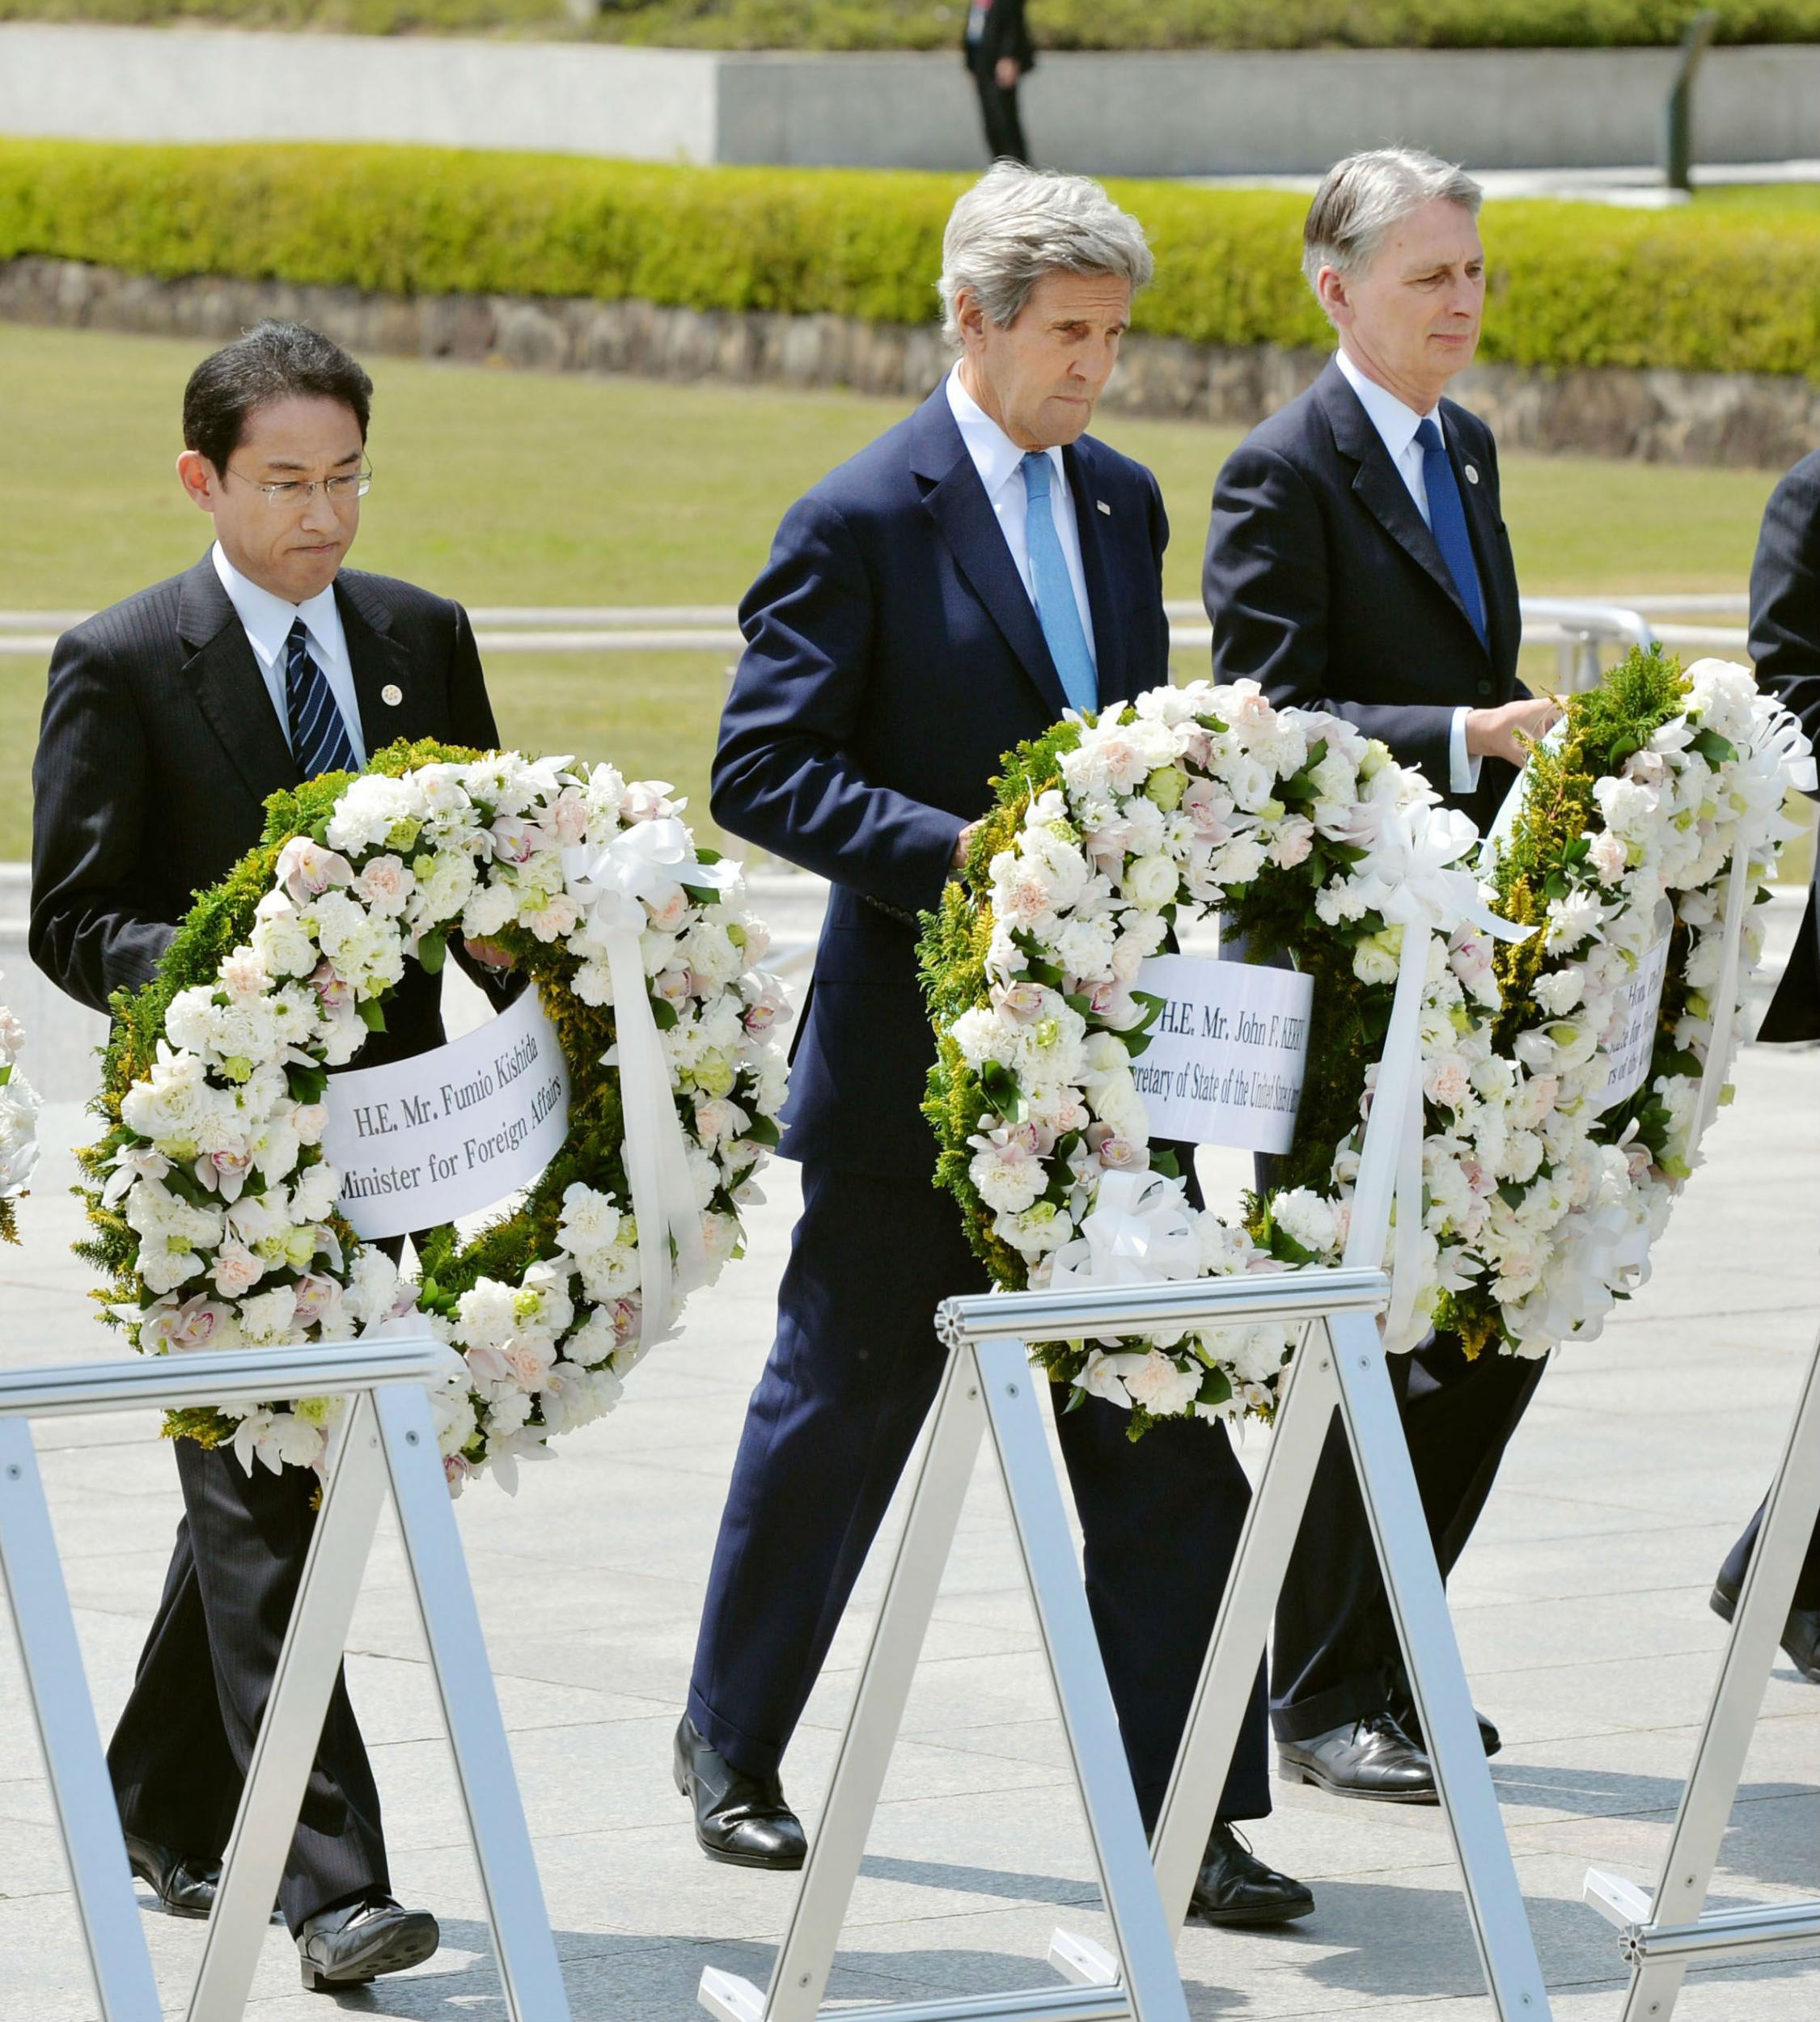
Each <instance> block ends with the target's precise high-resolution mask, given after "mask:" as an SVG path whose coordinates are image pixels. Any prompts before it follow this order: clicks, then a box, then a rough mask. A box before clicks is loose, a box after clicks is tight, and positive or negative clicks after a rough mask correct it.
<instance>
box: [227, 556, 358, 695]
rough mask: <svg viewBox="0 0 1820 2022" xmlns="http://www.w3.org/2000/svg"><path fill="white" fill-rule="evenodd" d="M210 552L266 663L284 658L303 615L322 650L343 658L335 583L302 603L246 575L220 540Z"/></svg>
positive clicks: (273, 663) (248, 631)
mask: <svg viewBox="0 0 1820 2022" xmlns="http://www.w3.org/2000/svg"><path fill="white" fill-rule="evenodd" d="M210 556H211V559H212V560H214V565H215V573H216V574H217V575H218V577H220V578H221V586H222V589H223V590H226V592H227V599H228V602H229V603H231V604H232V605H233V607H234V609H235V614H236V615H238V617H239V620H240V623H241V624H242V625H243V627H244V628H246V634H247V637H248V639H249V640H251V641H252V646H253V650H254V651H255V652H256V654H258V655H259V657H260V659H261V660H263V661H264V662H265V664H266V666H274V665H276V664H277V662H278V661H279V660H280V659H281V658H282V656H283V654H284V649H285V641H286V639H288V638H289V637H290V628H291V626H292V625H293V624H294V623H295V622H296V621H297V620H298V619H299V618H301V619H302V620H303V623H304V626H305V628H307V631H308V632H309V634H310V637H311V641H312V642H313V643H314V644H315V647H316V649H317V651H318V653H319V654H332V655H333V656H335V657H336V658H340V657H341V655H343V654H345V651H346V647H345V643H344V634H343V632H342V630H341V612H340V611H338V610H337V609H336V606H335V586H334V584H333V583H331V584H330V585H329V586H328V588H327V589H326V590H318V591H317V592H316V594H315V596H313V597H311V598H307V599H305V601H304V602H303V603H300V604H293V603H286V601H285V600H284V599H283V598H282V597H279V596H276V595H274V594H273V592H272V591H271V590H262V589H261V588H260V586H259V585H258V584H257V583H256V582H253V581H252V578H251V577H247V576H243V575H242V574H241V573H240V571H239V569H236V568H235V566H234V565H233V563H232V562H231V561H230V560H228V559H227V557H226V555H225V554H223V553H222V545H221V543H220V542H219V541H217V542H216V543H215V544H214V547H213V548H211V549H210Z"/></svg>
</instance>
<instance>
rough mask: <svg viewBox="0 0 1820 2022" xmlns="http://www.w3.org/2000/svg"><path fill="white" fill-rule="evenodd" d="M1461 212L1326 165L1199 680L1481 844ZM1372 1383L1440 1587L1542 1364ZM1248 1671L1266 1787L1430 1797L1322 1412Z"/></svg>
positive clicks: (1341, 1450)
mask: <svg viewBox="0 0 1820 2022" xmlns="http://www.w3.org/2000/svg"><path fill="white" fill-rule="evenodd" d="M1478 209H1479V188H1478V185H1477V184H1475V183H1474V182H1472V181H1471V179H1470V178H1469V177H1467V176H1464V175H1462V173H1461V172H1460V171H1459V170H1458V169H1456V168H1452V167H1449V166H1448V165H1447V164H1445V163H1441V162H1438V161H1437V160H1435V159H1434V158H1433V156H1431V155H1425V154H1417V153H1415V152H1413V151H1407V150H1381V151H1378V152H1375V153H1373V154H1363V155H1356V156H1354V157H1352V159H1349V160H1348V161H1344V162H1342V163H1340V164H1339V165H1338V166H1337V167H1335V168H1334V169H1333V170H1332V171H1331V172H1330V173H1329V175H1328V176H1327V179H1326V180H1325V181H1324V182H1323V184H1322V186H1321V188H1320V190H1319V192H1318V194H1317V195H1316V197H1315V199H1314V205H1313V207H1312V208H1311V209H1310V212H1309V214H1308V221H1307V224H1306V230H1305V254H1304V260H1303V266H1304V270H1305V271H1306V274H1307V276H1308V278H1309V281H1310V284H1311V285H1312V286H1313V287H1314V290H1315V292H1316V294H1318V296H1319V298H1320V300H1321V303H1322V306H1323V308H1325V309H1326V311H1327V315H1328V317H1329V319H1331V322H1332V323H1333V324H1334V326H1335V329H1336V330H1337V332H1338V333H1339V351H1338V353H1337V355H1336V357H1335V360H1334V362H1333V363H1332V364H1331V365H1330V366H1327V369H1326V370H1325V371H1323V373H1322V374H1321V376H1320V378H1319V379H1318V380H1316V382H1315V383H1314V385H1313V386H1312V387H1310V389H1309V390H1308V391H1306V393H1304V394H1302V396H1300V397H1299V398H1298V399H1297V400H1293V401H1292V402H1290V404H1289V405H1288V406H1287V407H1286V408H1284V409H1283V410H1282V412H1280V413H1278V414H1276V415H1274V416H1272V418H1271V419H1270V420H1269V421H1266V422H1264V423H1263V425H1261V426H1260V427H1259V428H1257V429H1254V430H1253V432H1252V433H1251V435H1250V436H1249V437H1247V438H1246V441H1245V442H1243V443H1242V444H1241V445H1240V446H1239V447H1238V449H1237V450H1236V451H1234V453H1233V455H1232V457H1231V458H1230V460H1229V461H1228V462H1227V463H1226V465H1225V468H1224V469H1223V470H1222V471H1221V473H1220V476H1219V481H1218V483H1217V485H1216V487H1215V489H1214V493H1213V525H1212V529H1211V531H1210V532H1209V534H1208V544H1207V560H1206V567H1205V571H1204V580H1203V589H1204V597H1205V601H1206V605H1207V609H1208V615H1210V617H1211V618H1212V620H1213V663H1214V667H1215V670H1216V672H1217V675H1218V676H1219V678H1220V679H1222V680H1227V681H1231V680H1236V679H1239V678H1241V677H1242V676H1246V675H1249V676H1251V677H1252V678H1254V679H1256V680H1258V681H1259V682H1260V683H1262V684H1263V690H1264V692H1265V693H1266V694H1267V695H1268V696H1269V697H1270V699H1271V700H1272V701H1273V702H1275V703H1277V704H1295V705H1297V706H1298V707H1301V708H1303V709H1328V710H1331V711H1333V712H1334V713H1335V714H1337V715H1340V716H1342V717H1345V718H1346V719H1347V720H1348V721H1349V722H1352V723H1353V724H1355V725H1357V727H1358V728H1359V729H1360V730H1361V731H1363V732H1364V733H1365V734H1366V735H1367V736H1369V737H1374V738H1382V740H1383V741H1384V742H1385V743H1386V744H1387V745H1388V746H1389V747H1390V750H1391V751H1392V752H1393V753H1394V754H1395V756H1396V757H1397V759H1399V761H1401V762H1402V763H1403V764H1406V765H1416V766H1420V768H1422V770H1423V771H1424V772H1425V773H1426V774H1427V776H1428V781H1429V783H1430V785H1433V787H1434V788H1435V789H1437V792H1439V793H1441V796H1442V797H1443V798H1444V799H1445V801H1446V802H1448V803H1449V805H1450V806H1455V807H1458V808H1462V809H1463V810H1465V811H1466V813H1467V814H1470V815H1471V817H1472V818H1473V819H1474V820H1475V822H1477V823H1479V825H1480V826H1481V827H1485V826H1488V824H1489V823H1490V822H1491V820H1492V817H1493V816H1494V815H1495V814H1496V811H1497V809H1498V806H1499V805H1500V802H1502V800H1503V798H1504V797H1505V793H1507V792H1508V791H1509V789H1510V786H1511V785H1512V784H1513V781H1514V780H1515V778H1516V768H1517V767H1519V766H1520V765H1521V764H1522V762H1523V759H1524V755H1525V754H1524V747H1523V744H1522V739H1523V738H1526V737H1534V736H1537V735H1539V734H1541V732H1542V731H1543V730H1544V729H1545V728H1546V727H1547V724H1548V722H1549V721H1551V717H1552V715H1553V713H1554V705H1553V704H1551V702H1549V701H1548V700H1546V699H1541V700H1537V699H1533V698H1531V697H1530V696H1529V695H1528V694H1527V692H1526V691H1525V689H1524V688H1523V687H1522V684H1521V683H1519V682H1518V681H1517V645H1518V643H1519V633H1520V621H1519V616H1518V611H1517V577H1516V572H1515V569H1514V568H1513V565H1512V561H1511V555H1510V542H1509V536H1508V535H1507V534H1506V532H1505V526H1504V522H1503V520H1502V518H1501V517H1500V514H1499V510H1498V467H1497V452H1496V447H1495V446H1494V445H1493V442H1492V434H1491V431H1490V429H1488V428H1487V427H1486V426H1485V425H1484V422H1482V421H1479V420H1478V419H1477V418H1476V417H1475V416H1473V415H1471V414H1469V413H1468V412H1467V411H1466V409H1465V408H1462V407H1458V406H1456V405H1455V404H1454V402H1453V401H1451V400H1444V399H1443V398H1442V397H1441V389H1442V387H1444V386H1445V384H1446V383H1447V382H1448V380H1449V379H1451V378H1452V376H1453V375H1454V374H1455V373H1456V372H1458V370H1461V368H1462V366H1466V365H1467V364H1470V363H1471V359H1472V355H1473V352H1474V349H1475V347H1476V345H1477V343H1478V339H1479V319H1480V315H1481V312H1482V310H1483V307H1484V287H1485V283H1484V252H1483V250H1482V248H1481V247H1480V246H1479V233H1478V228H1477V225H1476V222H1475V220H1476V216H1477V212H1478ZM1260 1183H1261V1176H1260ZM1390 1367H1391V1373H1392V1380H1393V1381H1394V1382H1395V1385H1396V1386H1397V1390H1398V1393H1399V1402H1400V1404H1401V1407H1402V1411H1403V1424H1404V1428H1405V1430H1406V1432H1407V1434H1408V1438H1409V1446H1410V1455H1411V1458H1412V1461H1413V1462H1414V1463H1415V1467H1416V1479H1417V1482H1418V1483H1419V1484H1420V1487H1421V1491H1422V1499H1423V1504H1424V1508H1425V1509H1426V1511H1427V1512H1428V1522H1429V1526H1430V1529H1431V1531H1432V1533H1433V1538H1434V1543H1435V1550H1436V1554H1437V1557H1438V1558H1439V1559H1440V1562H1441V1571H1442V1573H1443V1575H1444V1576H1445V1573H1446V1572H1447V1571H1450V1569H1451V1567H1452V1566H1453V1565H1454V1562H1455V1560H1456V1559H1458V1556H1459V1555H1460V1553H1461V1551H1462V1550H1463V1549H1464V1547H1465V1545H1466V1542H1467V1538H1468V1537H1469V1536H1470V1535H1471V1530H1472V1526H1473V1525H1474V1523H1475V1521H1477V1519H1478V1516H1479V1511H1480V1509H1481V1508H1483V1507H1484V1502H1485V1498H1486V1496H1487V1495H1488V1494H1489V1492H1490V1490H1491V1486H1492V1478H1493V1477H1494V1476H1495V1474H1496V1471H1497V1466H1498V1463H1499V1461H1500V1458H1501V1457H1502V1455H1503V1453H1504V1449H1505V1445H1506V1444H1507V1443H1508V1441H1509V1438H1510V1436H1511V1434H1512V1433H1513V1432H1514V1431H1515V1429H1516V1426H1517V1420H1518V1419H1519V1418H1520V1417H1521V1416H1522V1412H1523V1409H1524V1407H1525V1406H1526V1404H1527V1403H1528V1402H1529V1398H1530V1394H1531V1393H1532V1391H1533V1390H1534V1386H1535V1383H1536V1381H1537V1378H1538V1377H1539V1374H1540V1373H1541V1368H1542V1364H1540V1363H1539V1362H1534V1361H1525V1360H1517V1359H1514V1358H1511V1357H1508V1356H1496V1355H1485V1356H1480V1357H1479V1359H1478V1360H1476V1361H1473V1362H1469V1361H1468V1360H1467V1358H1466V1356H1465V1354H1464V1352H1463V1351H1462V1348H1461V1347H1460V1344H1459V1343H1458V1340H1457V1339H1454V1338H1453V1337H1452V1336H1449V1335H1441V1336H1431V1337H1430V1339H1428V1342H1427V1343H1424V1345H1423V1346H1422V1347H1420V1348H1418V1349H1417V1350H1416V1352H1415V1353H1414V1354H1413V1355H1411V1356H1399V1357H1395V1358H1393V1360H1392V1362H1391V1364H1390ZM1271 1661H1272V1720H1273V1722H1274V1724H1275V1727H1276V1735H1277V1741H1278V1745H1279V1752H1280V1758H1281V1762H1282V1766H1283V1768H1284V1770H1285V1774H1286V1775H1289V1776H1290V1777H1291V1778H1292V1779H1297V1780H1306V1781H1309V1782H1312V1783H1317V1784H1318V1785H1320V1786H1321V1787H1323V1788H1325V1789H1327V1790H1331V1791H1336V1792H1339V1793H1340V1794H1342V1795H1344V1796H1357V1797H1374V1798H1383V1799H1390V1800H1399V1801H1402V1802H1405V1803H1410V1802H1414V1803H1424V1802H1426V1803H1433V1801H1434V1798H1435V1788H1434V1779H1433V1770H1432V1768H1431V1766H1430V1765H1429V1763H1428V1758H1427V1756H1426V1755H1425V1753H1424V1752H1423V1750H1422V1749H1421V1747H1420V1736H1419V1735H1418V1734H1417V1733H1416V1732H1414V1731H1413V1728H1414V1709H1413V1706H1412V1703H1411V1701H1410V1696H1409V1688H1408V1684H1407V1678H1406V1677H1405V1675H1404V1672H1403V1663H1402V1659H1401V1656H1400V1655H1399V1652H1398V1648H1397V1641H1396V1635H1395V1629H1394V1627H1393V1625H1392V1623H1391V1620H1390V1609H1389V1605H1388V1603H1387V1601H1386V1597H1385V1594H1384V1590H1383V1584H1382V1580H1381V1579H1380V1577H1379V1574H1378V1563H1377V1558H1376V1554H1375V1552H1374V1551H1373V1546H1372V1542H1371V1534H1370V1530H1369V1526H1368V1525H1367V1524H1366V1522H1365V1513H1364V1511H1363V1508H1362V1507H1361V1504H1360V1500H1359V1495H1358V1489H1357V1484H1356V1483H1355V1481H1354V1478H1353V1472H1352V1462H1351V1457H1350V1455H1349V1453H1348V1450H1347V1447H1346V1444H1345V1440H1344V1436H1343V1434H1342V1433H1341V1432H1340V1428H1339V1425H1338V1423H1337V1420H1336V1422H1335V1427H1334V1428H1333V1431H1332V1432H1331V1434H1330V1436H1329V1439H1328V1442H1327V1450H1326V1452H1325V1453H1324V1455H1323V1459H1322V1462H1321V1468H1320V1472H1319V1474H1318V1477H1317V1479H1316V1483H1315V1487H1314V1495H1313V1497H1312V1499H1311V1500H1310V1504H1309V1508H1308V1513H1307V1516H1306V1519H1305V1520H1304V1522H1303V1525H1302V1534H1301V1538H1300V1539H1299V1541H1298V1542H1297V1547H1296V1552H1295V1556H1294V1559H1293V1562H1292V1563H1291V1566H1290V1568H1289V1579H1288V1580H1287V1582H1286V1584H1285V1588H1284V1593H1283V1598H1282V1601H1281V1602H1280V1605H1279V1608H1278V1610H1277V1617H1276V1639H1275V1643H1274V1647H1273V1649H1272V1660H1271ZM1484 1727H1485V1728H1486V1736H1485V1738H1486V1744H1487V1747H1488V1749H1495V1747H1496V1732H1495V1730H1492V1729H1491V1728H1490V1725H1489V1723H1484Z"/></svg>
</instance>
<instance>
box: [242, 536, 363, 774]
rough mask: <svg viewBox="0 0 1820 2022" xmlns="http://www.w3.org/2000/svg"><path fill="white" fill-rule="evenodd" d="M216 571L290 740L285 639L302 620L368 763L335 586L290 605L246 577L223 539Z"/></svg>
mask: <svg viewBox="0 0 1820 2022" xmlns="http://www.w3.org/2000/svg"><path fill="white" fill-rule="evenodd" d="M211 555H212V558H213V560H214V565H215V573H216V574H217V575H218V577H220V578H221V586H222V589H223V590H226V592H227V600H228V602H229V603H231V604H232V605H233V607H234V609H235V614H236V615H238V617H239V620H240V623H241V625H242V627H243V628H244V630H245V632H246V635H247V641H248V645H251V646H252V649H253V658H254V659H255V660H256V661H257V662H258V663H259V670H260V674H261V675H264V677H265V690H266V692H267V694H269V696H271V698H272V707H273V709H276V710H277V713H278V727H279V728H280V729H281V730H282V731H283V732H284V734H285V742H286V743H287V744H289V743H290V704H289V702H288V701H287V700H286V695H285V641H286V640H287V639H288V638H289V637H290V628H291V627H292V625H293V624H295V623H296V621H297V620H298V619H299V618H301V619H302V620H303V628H304V630H305V631H306V632H307V633H308V634H309V641H310V658H311V659H312V660H314V661H315V663H316V665H317V666H319V667H320V668H321V669H322V670H323V673H324V675H325V676H326V677H327V679H328V692H329V693H330V694H331V695H332V696H334V698H335V706H336V709H339V710H340V711H341V721H343V722H344V723H345V724H346V725H347V726H348V737H349V741H350V742H352V743H353V748H354V757H355V758H356V759H358V762H359V763H360V764H362V765H364V764H366V739H365V738H363V737H362V734H361V728H360V698H359V696H358V694H357V693H356V692H355V689H354V678H353V661H351V660H350V659H349V658H348V641H347V635H346V634H345V632H343V631H342V629H341V611H339V610H338V609H337V608H336V603H335V586H334V585H333V584H332V583H331V584H330V585H329V586H328V589H326V590H318V591H317V593H316V594H315V596H313V597H311V598H308V599H306V600H305V601H304V602H303V603H300V604H292V603H286V602H285V600H284V599H283V598H282V597H278V596H274V595H273V593H272V592H271V591H270V590H261V589H260V586H259V585H258V584H257V583H256V582H252V581H251V580H250V579H249V578H248V577H245V576H243V575H242V574H241V573H240V572H239V569H236V568H235V566H234V565H233V563H232V562H231V561H230V560H228V559H227V557H226V555H224V554H223V553H222V548H221V543H220V542H219V541H217V542H216V543H215V544H214V548H213V549H212V550H211Z"/></svg>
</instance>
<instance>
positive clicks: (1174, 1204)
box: [1050, 1173, 1200, 1288]
mask: <svg viewBox="0 0 1820 2022" xmlns="http://www.w3.org/2000/svg"><path fill="white" fill-rule="evenodd" d="M1199 1276H1200V1236H1199V1235H1198V1234H1197V1233H1196V1230H1195V1225H1194V1223H1193V1222H1192V1221H1191V1220H1190V1219H1189V1215H1188V1208H1187V1200H1186V1199H1185V1197H1184V1195H1183V1182H1181V1181H1180V1180H1179V1179H1170V1178H1166V1176H1165V1175H1164V1174H1161V1173H1107V1174H1104V1175H1103V1177H1102V1178H1101V1180H1100V1182H1099V1191H1098V1193H1097V1194H1096V1195H1094V1205H1093V1209H1092V1212H1090V1214H1089V1215H1088V1216H1087V1218H1086V1220H1085V1221H1083V1222H1082V1223H1081V1233H1080V1234H1079V1235H1078V1236H1077V1237H1076V1238H1075V1239H1074V1241H1073V1242H1070V1243H1064V1245H1063V1246H1062V1247H1061V1248H1060V1250H1057V1251H1056V1261H1055V1264H1054V1267H1053V1270H1052V1275H1051V1278H1050V1283H1051V1284H1053V1285H1074V1286H1077V1287H1080V1288H1086V1287H1087V1286H1090V1285H1141V1284H1158V1283H1159V1282H1161V1281H1162V1280H1166V1279H1173V1278H1198V1277H1199Z"/></svg>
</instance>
